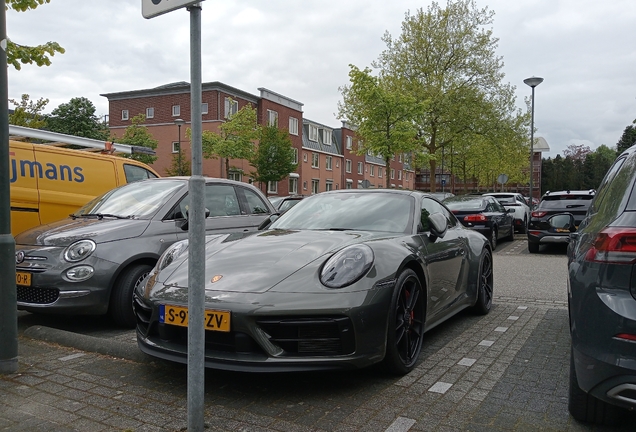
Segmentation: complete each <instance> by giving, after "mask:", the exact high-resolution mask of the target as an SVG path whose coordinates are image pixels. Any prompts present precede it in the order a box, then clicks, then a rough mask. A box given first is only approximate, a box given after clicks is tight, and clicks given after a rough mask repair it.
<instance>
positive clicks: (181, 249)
mask: <svg viewBox="0 0 636 432" xmlns="http://www.w3.org/2000/svg"><path fill="white" fill-rule="evenodd" d="M187 250H188V240H181V241H179V242H176V243H175V244H173V245H172V246H170V247H169V248H168V249H166V251H165V252H164V253H163V255H161V257H160V258H159V261H157V265H156V270H157V272H160V271H161V270H163V269H165V268H166V267H168V266H169V265H170V264H172V263H173V262H174V261H175V260H176V259H177V258H179V257H180V256H181V255H183V254H184V253H185V252H186V251H187Z"/></svg>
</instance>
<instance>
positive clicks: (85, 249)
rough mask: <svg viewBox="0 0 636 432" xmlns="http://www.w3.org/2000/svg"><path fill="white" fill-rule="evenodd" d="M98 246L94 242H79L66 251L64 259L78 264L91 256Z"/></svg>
mask: <svg viewBox="0 0 636 432" xmlns="http://www.w3.org/2000/svg"><path fill="white" fill-rule="evenodd" d="M96 247H97V246H96V245H95V242H94V241H93V240H79V241H76V242H75V243H73V244H71V245H70V246H68V247H67V248H66V249H65V250H64V259H65V260H66V261H68V262H78V261H81V260H83V259H85V258H87V257H89V256H90V254H92V253H93V251H94V250H95V248H96Z"/></svg>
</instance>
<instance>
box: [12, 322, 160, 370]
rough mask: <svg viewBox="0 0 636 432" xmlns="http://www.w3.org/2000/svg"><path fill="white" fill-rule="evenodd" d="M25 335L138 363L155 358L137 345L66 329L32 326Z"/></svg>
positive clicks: (151, 360) (150, 361)
mask: <svg viewBox="0 0 636 432" xmlns="http://www.w3.org/2000/svg"><path fill="white" fill-rule="evenodd" d="M23 335H24V336H25V337H28V338H29V339H35V340H41V341H45V342H52V343H56V344H59V345H64V346H68V347H71V348H77V349H80V350H82V351H89V352H95V353H99V354H104V355H107V356H111V357H118V358H123V359H126V360H131V361H134V362H138V363H152V362H154V360H155V359H153V358H152V357H150V356H148V355H146V354H144V353H143V352H141V351H140V350H139V348H137V345H128V344H123V343H121V342H117V341H112V340H108V339H102V338H97V337H94V336H87V335H83V334H78V333H73V332H69V331H66V330H59V329H54V328H51V327H45V326H31V327H28V328H27V329H26V330H24V333H23Z"/></svg>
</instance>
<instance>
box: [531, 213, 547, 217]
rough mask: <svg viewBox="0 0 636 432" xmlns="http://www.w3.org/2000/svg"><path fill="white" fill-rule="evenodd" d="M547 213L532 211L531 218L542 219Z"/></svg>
mask: <svg viewBox="0 0 636 432" xmlns="http://www.w3.org/2000/svg"><path fill="white" fill-rule="evenodd" d="M547 214H548V212H547V211H533V212H532V213H531V215H532V217H533V218H542V217H543V216H545V215H547Z"/></svg>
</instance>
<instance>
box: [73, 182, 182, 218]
mask: <svg viewBox="0 0 636 432" xmlns="http://www.w3.org/2000/svg"><path fill="white" fill-rule="evenodd" d="M182 186H183V181H181V180H150V181H139V182H134V183H129V184H127V185H124V186H121V187H119V188H117V189H113V190H111V191H108V192H106V193H105V194H103V195H101V196H98V197H97V198H95V199H94V200H92V201H91V202H89V203H88V204H86V205H84V207H82V208H80V209H79V210H78V211H76V212H75V213H73V214H72V216H74V217H90V216H97V217H100V216H103V217H118V218H138V217H141V218H143V217H145V216H150V215H152V214H154V213H155V212H156V211H157V210H158V209H159V207H161V206H162V205H163V204H164V203H165V202H166V201H167V200H168V199H169V198H170V197H171V196H172V194H174V193H175V191H176V190H177V189H180V188H181V187H182Z"/></svg>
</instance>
